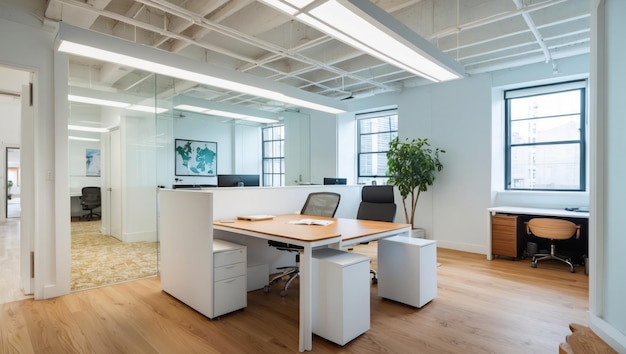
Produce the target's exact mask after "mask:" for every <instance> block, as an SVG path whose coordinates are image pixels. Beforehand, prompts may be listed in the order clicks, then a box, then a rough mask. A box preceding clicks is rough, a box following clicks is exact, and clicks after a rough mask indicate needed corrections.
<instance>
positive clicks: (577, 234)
mask: <svg viewBox="0 0 626 354" xmlns="http://www.w3.org/2000/svg"><path fill="white" fill-rule="evenodd" d="M576 238H577V239H578V238H580V225H576Z"/></svg>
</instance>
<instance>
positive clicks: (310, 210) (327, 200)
mask: <svg viewBox="0 0 626 354" xmlns="http://www.w3.org/2000/svg"><path fill="white" fill-rule="evenodd" d="M340 199H341V195H340V194H339V193H332V192H316V193H310V194H309V196H308V197H307V198H306V202H305V203H304V206H303V207H302V211H300V214H302V215H312V216H327V217H331V218H332V217H333V216H335V212H336V211H337V207H338V206H339V200H340Z"/></svg>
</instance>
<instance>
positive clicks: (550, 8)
mask: <svg viewBox="0 0 626 354" xmlns="http://www.w3.org/2000/svg"><path fill="white" fill-rule="evenodd" d="M363 1H367V0H363ZM372 2H373V3H375V4H376V5H377V6H379V7H381V8H382V9H383V10H385V11H387V12H388V13H389V14H391V15H392V16H393V17H395V18H396V19H397V20H399V21H400V22H402V23H404V24H405V25H406V26H407V27H409V28H410V29H412V30H414V31H415V32H416V33H418V34H419V35H421V36H422V37H423V38H425V39H427V40H428V41H430V42H431V43H433V44H434V45H435V46H436V47H437V48H439V49H440V50H441V51H442V52H444V53H446V54H447V55H449V56H450V57H452V58H453V59H455V60H456V61H458V62H459V63H460V64H462V65H463V66H464V67H465V70H466V72H467V74H468V75H474V74H478V73H485V72H491V71H495V70H501V69H507V68H514V67H518V66H521V65H527V64H531V63H540V62H543V63H545V65H549V66H550V67H551V68H552V69H553V70H555V71H558V68H559V59H562V58H566V57H570V56H575V55H580V54H584V53H588V52H589V37H590V32H589V26H590V24H589V21H590V1H589V0H421V1H420V0H378V1H372ZM45 17H46V18H47V19H51V20H54V21H63V22H65V23H68V24H70V25H73V26H77V27H81V28H85V29H89V30H92V31H96V32H101V33H105V34H108V35H112V36H115V37H119V38H123V39H126V40H130V41H134V42H137V43H141V44H144V45H147V46H151V47H155V48H159V49H162V50H165V51H168V52H172V53H176V54H178V55H181V56H185V57H189V58H194V59H197V60H201V61H206V62H210V63H213V64H216V65H219V66H223V67H224V68H226V69H229V70H237V71H240V72H245V73H248V74H251V75H255V76H258V77H261V78H264V79H267V80H273V81H278V82H281V83H284V84H287V85H290V86H293V87H294V89H299V90H306V91H309V92H313V93H316V94H319V95H323V96H328V97H332V98H335V99H337V100H341V99H356V98H360V97H368V96H371V95H374V94H378V93H382V92H389V91H400V90H403V89H405V88H408V87H413V86H417V85H424V84H430V82H429V81H426V80H425V79H422V78H419V77H416V76H414V75H412V74H410V73H408V72H406V71H403V70H400V69H397V68H396V67H394V66H391V65H389V64H386V63H383V62H381V61H380V60H378V59H375V58H373V57H371V56H369V55H366V54H363V53H361V52H358V51H357V50H355V49H353V48H351V47H349V46H347V45H345V44H343V43H341V42H339V41H337V40H334V39H332V38H329V37H328V36H326V35H325V34H323V33H321V32H319V31H317V30H314V29H312V28H310V27H307V26H305V25H304V24H302V23H299V22H298V21H296V20H295V19H294V18H290V17H289V16H287V15H285V14H283V13H281V12H278V11H276V10H274V9H273V8H270V7H268V6H266V5H264V4H263V3H261V2H259V1H251V0H232V1H225V0H85V1H76V0H50V1H49V2H48V7H47V9H46V10H45ZM71 63H72V66H73V67H74V69H73V70H71V75H73V78H72V80H74V82H75V83H76V82H81V81H82V82H84V81H86V80H89V82H90V85H95V84H98V85H103V86H111V87H114V88H115V89H116V90H118V91H122V92H123V91H125V90H129V89H134V90H136V89H137V88H138V87H139V86H140V85H141V82H142V81H143V80H144V79H145V77H146V76H147V75H149V73H143V72H138V71H129V70H128V68H121V67H118V66H114V65H109V64H103V63H97V62H95V61H94V60H86V59H78V58H73V59H72V62H71ZM81 67H85V68H83V69H84V70H83V69H81ZM86 67H89V68H88V70H87V68H86ZM174 86H175V87H174ZM158 90H159V91H160V95H162V96H171V95H172V94H173V92H176V93H181V92H184V93H185V94H188V95H191V96H195V97H200V98H204V99H208V100H212V101H219V102H225V103H231V104H242V105H246V106H249V107H252V108H257V109H264V110H270V111H280V110H283V109H287V108H293V107H288V106H285V105H284V104H281V103H278V102H269V101H267V100H264V99H259V98H257V97H252V96H246V95H242V94H237V93H233V92H226V91H224V90H221V89H219V88H216V87H209V86H205V85H199V84H196V83H192V82H180V81H177V82H172V81H168V82H167V83H164V84H163V85H161V86H160V87H159V88H158Z"/></svg>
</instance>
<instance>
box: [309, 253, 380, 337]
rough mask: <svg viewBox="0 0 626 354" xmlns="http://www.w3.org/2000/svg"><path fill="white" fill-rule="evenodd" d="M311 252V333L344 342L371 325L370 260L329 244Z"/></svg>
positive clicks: (363, 331)
mask: <svg viewBox="0 0 626 354" xmlns="http://www.w3.org/2000/svg"><path fill="white" fill-rule="evenodd" d="M312 256H313V260H312V267H313V279H312V280H313V282H312V286H313V287H312V288H313V295H312V299H311V302H312V310H313V311H312V317H313V328H312V329H313V333H315V334H316V335H318V336H320V337H323V338H326V339H328V340H330V341H332V342H335V343H337V344H339V345H344V344H346V343H348V342H349V341H351V340H352V339H354V338H356V337H358V336H359V335H361V334H363V333H365V332H366V331H367V330H369V328H370V273H369V272H370V271H369V269H370V266H369V265H370V262H369V261H370V260H369V258H368V257H367V256H364V255H361V254H358V253H352V252H345V251H340V250H336V249H331V248H322V249H319V250H315V251H313V254H312Z"/></svg>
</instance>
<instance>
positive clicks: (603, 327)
mask: <svg viewBox="0 0 626 354" xmlns="http://www.w3.org/2000/svg"><path fill="white" fill-rule="evenodd" d="M589 328H591V330H592V331H593V332H594V333H595V334H597V335H598V337H600V338H602V340H603V341H605V342H606V343H607V344H608V345H610V346H611V347H612V348H613V349H615V351H617V352H618V353H626V335H624V334H623V333H621V332H620V331H619V330H617V329H616V328H615V327H613V326H612V325H611V324H610V323H608V322H606V321H605V320H604V319H602V318H600V317H597V316H595V315H593V314H591V313H590V314H589Z"/></svg>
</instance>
